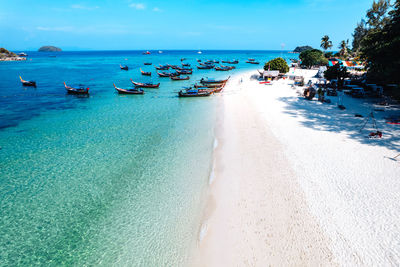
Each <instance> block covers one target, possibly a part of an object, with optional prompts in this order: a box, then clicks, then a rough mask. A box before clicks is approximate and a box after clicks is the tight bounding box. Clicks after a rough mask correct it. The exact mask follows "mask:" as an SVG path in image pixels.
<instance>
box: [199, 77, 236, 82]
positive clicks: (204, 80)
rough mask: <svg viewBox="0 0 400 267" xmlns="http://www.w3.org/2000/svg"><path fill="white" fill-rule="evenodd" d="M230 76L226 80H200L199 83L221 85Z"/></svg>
mask: <svg viewBox="0 0 400 267" xmlns="http://www.w3.org/2000/svg"><path fill="white" fill-rule="evenodd" d="M229 78H230V76H229V77H228V79H226V80H215V79H207V80H205V79H203V78H202V79H201V80H200V83H202V84H221V83H226V82H227V81H228V80H229Z"/></svg>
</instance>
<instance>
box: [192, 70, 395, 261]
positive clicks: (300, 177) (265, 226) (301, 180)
mask: <svg viewBox="0 0 400 267" xmlns="http://www.w3.org/2000/svg"><path fill="white" fill-rule="evenodd" d="M254 73H255V72H251V73H245V74H241V75H238V76H236V77H233V79H232V80H231V81H230V83H229V85H228V86H227V88H226V90H225V91H224V93H223V94H221V95H220V99H219V100H220V104H219V110H218V121H217V129H216V137H217V140H218V147H217V148H216V150H215V170H214V172H215V173H214V178H213V180H212V183H211V184H210V188H209V197H208V201H207V205H206V206H207V208H206V211H205V215H204V222H205V226H204V227H203V229H202V231H201V234H202V240H201V242H200V243H199V249H198V251H197V253H196V256H195V258H194V264H193V265H194V266H268V265H271V266H299V265H300V266H316V265H320V266H332V265H366V264H367V265H368V264H374V263H375V264H396V263H398V259H399V248H395V247H391V245H390V244H392V245H393V244H394V243H393V242H396V241H397V242H398V241H399V239H398V237H396V232H395V231H396V230H399V225H398V223H396V222H397V220H396V218H397V217H396V216H397V215H399V216H400V214H399V210H398V209H396V207H398V204H396V201H398V200H399V199H400V197H399V193H398V192H399V191H396V189H398V188H399V183H398V181H397V180H398V179H397V180H396V179H395V177H396V174H398V173H399V164H398V163H397V162H394V161H390V160H387V159H386V161H385V160H384V159H383V158H382V153H383V154H385V155H386V154H387V155H389V154H393V153H395V152H396V150H393V149H392V150H389V151H388V148H386V147H385V146H384V145H383V146H379V147H377V146H376V144H374V143H372V144H371V143H365V142H364V143H361V142H360V141H354V140H351V139H350V140H347V139H346V136H347V135H348V134H349V133H342V132H340V131H338V132H334V131H328V130H326V131H325V132H324V131H323V130H324V129H322V130H321V129H315V128H316V127H314V128H313V127H306V125H307V124H305V123H304V122H305V120H307V119H308V118H304V117H305V116H304V114H301V113H300V112H301V111H303V109H302V108H304V109H305V110H307V109H308V108H310V109H311V110H312V108H314V107H313V106H310V107H308V106H305V107H303V106H300V107H298V106H294V108H293V110H290V112H289V110H288V106H289V107H290V105H291V104H293V103H290V101H300V100H299V99H298V98H297V96H296V93H295V92H294V90H293V89H291V88H290V86H289V84H288V81H279V82H276V83H275V84H274V85H272V86H265V85H259V84H258V82H256V81H251V80H250V79H249V77H250V75H251V74H254ZM311 74H312V73H310V72H308V73H306V75H311ZM240 79H243V83H240V82H239V81H240ZM279 90H282V91H279ZM349 101H350V100H349ZM295 103H296V104H297V102H295ZM300 105H315V106H316V107H318V108H321V105H319V103H315V101H312V102H308V103H303V102H301V103H300ZM332 107H334V105H332ZM327 112H332V111H330V110H328V111H327ZM341 115H342V114H339V115H338V116H341ZM349 119H350V118H349ZM351 119H352V118H351ZM328 123H335V122H334V121H328V122H326V124H328ZM322 125H323V126H326V125H324V124H322ZM343 132H344V131H343ZM310 138H311V140H312V142H310ZM328 138H329V139H328ZM330 139H332V140H333V141H332V142H327V141H326V140H330ZM307 141H309V142H307ZM336 142H340V144H337V143H336ZM386 142H389V141H386ZM343 143H345V146H344V145H343ZM389 145H392V147H396V145H397V140H392V141H391V142H390V143H389ZM390 148H391V147H390ZM355 150H356V151H357V150H359V151H360V153H359V154H358V152H354V151H355ZM368 151H369V153H374V155H373V156H365V155H363V154H362V153H368ZM346 152H348V153H349V155H350V153H352V156H351V157H350V156H349V155H347V156H343V153H346ZM354 153H356V155H354ZM377 153H378V155H377ZM367 155H368V154H367ZM353 157H356V162H354V160H353V162H352V160H351V159H352V158H353ZM359 157H363V159H366V160H367V161H369V160H371V161H374V163H375V162H376V161H379V163H378V165H375V164H370V165H369V166H368V167H362V168H363V169H362V170H361V171H360V169H359V166H363V162H362V160H361V159H360V158H359ZM332 161H333V162H332ZM382 164H383V165H382ZM352 165H353V170H349V168H351V167H352ZM364 165H365V164H364ZM376 168H380V169H378V170H377V171H376V170H375V169H376ZM374 170H375V171H374ZM370 173H372V174H370ZM338 174H340V175H338ZM378 174H380V177H382V178H384V180H385V181H386V183H385V188H381V189H382V191H380V190H379V191H380V192H379V194H386V195H387V196H388V197H387V198H385V199H382V197H381V199H378V200H380V201H381V202H383V203H386V205H389V209H390V211H389V212H387V211H384V212H382V213H383V215H384V218H383V219H382V218H379V219H375V216H377V214H379V213H380V211H379V210H378V209H379V208H381V207H379V205H380V204H379V205H378V204H377V205H374V204H373V200H376V198H374V197H372V200H369V202H370V203H369V204H371V205H372V206H370V207H369V211H370V214H368V213H367V214H366V212H365V210H364V211H362V212H360V213H359V214H356V213H357V212H358V210H359V209H363V208H364V209H365V208H368V207H366V205H365V203H361V202H360V201H361V200H362V201H368V199H367V197H366V195H365V194H367V196H369V197H371V196H372V195H376V197H378V192H374V191H375V190H376V189H377V186H378V187H379V186H380V187H382V185H379V181H371V179H373V177H375V176H376V175H378ZM374 175H375V176H374ZM382 175H383V176H382ZM361 177H367V179H366V180H367V181H368V182H369V183H367V184H365V185H360V179H361ZM374 183H378V185H376V184H374ZM356 186H360V187H361V188H362V190H361V189H360V192H357V191H356V190H355V187H356ZM346 189H348V190H349V191H348V192H347V191H346ZM358 193H360V194H361V195H358ZM351 194H353V195H351ZM362 194H364V195H362ZM363 198H366V199H363ZM354 199H355V201H353V200H354ZM397 203H398V202H397ZM375 208H376V209H377V210H375ZM346 209H347V210H346ZM381 216H382V214H381ZM363 220H364V221H363ZM365 221H366V222H365ZM376 224H377V225H376ZM360 225H361V226H360ZM385 226H386V227H385ZM384 229H390V231H389V233H386V231H385V230H384ZM352 232H356V233H357V234H358V236H356V237H352ZM385 233H386V236H383V237H381V236H379V235H380V234H381V235H382V234H385ZM375 235H378V236H379V238H378V237H376V236H375ZM373 241H375V242H376V243H377V244H376V245H370V244H368V243H370V242H373ZM382 253H385V256H382V255H381V254H382Z"/></svg>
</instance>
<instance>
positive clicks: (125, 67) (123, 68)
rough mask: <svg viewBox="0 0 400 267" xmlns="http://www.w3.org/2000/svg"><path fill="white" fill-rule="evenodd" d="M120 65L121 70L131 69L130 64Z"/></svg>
mask: <svg viewBox="0 0 400 267" xmlns="http://www.w3.org/2000/svg"><path fill="white" fill-rule="evenodd" d="M119 67H120V68H121V70H129V67H128V66H126V65H125V66H122V65H121V64H120V65H119Z"/></svg>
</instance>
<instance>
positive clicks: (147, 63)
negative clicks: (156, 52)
mask: <svg viewBox="0 0 400 267" xmlns="http://www.w3.org/2000/svg"><path fill="white" fill-rule="evenodd" d="M152 64H153V63H151V62H144V63H143V65H145V66H150V65H152Z"/></svg>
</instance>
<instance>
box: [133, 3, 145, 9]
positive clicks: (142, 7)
mask: <svg viewBox="0 0 400 267" xmlns="http://www.w3.org/2000/svg"><path fill="white" fill-rule="evenodd" d="M129 6H130V7H131V8H135V9H137V10H143V9H146V6H145V5H144V4H142V3H132V4H130V5H129Z"/></svg>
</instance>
